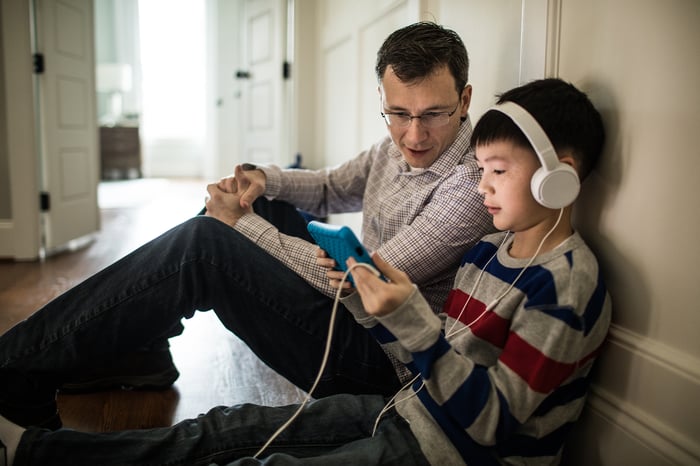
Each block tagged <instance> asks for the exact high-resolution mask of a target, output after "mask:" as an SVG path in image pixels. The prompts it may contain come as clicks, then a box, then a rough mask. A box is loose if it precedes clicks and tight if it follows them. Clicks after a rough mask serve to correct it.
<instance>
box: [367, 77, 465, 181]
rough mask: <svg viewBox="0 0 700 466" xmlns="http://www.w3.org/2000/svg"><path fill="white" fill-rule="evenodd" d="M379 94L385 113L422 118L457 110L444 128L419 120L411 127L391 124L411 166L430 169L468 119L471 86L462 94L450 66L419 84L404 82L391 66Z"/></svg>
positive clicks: (395, 138) (397, 142)
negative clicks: (422, 116)
mask: <svg viewBox="0 0 700 466" xmlns="http://www.w3.org/2000/svg"><path fill="white" fill-rule="evenodd" d="M379 95H380V99H381V110H382V112H384V113H403V114H407V115H411V116H421V115H425V114H426V113H429V112H440V113H442V112H447V113H451V112H452V111H454V113H453V114H452V116H451V117H450V118H449V120H448V121H447V123H446V124H445V125H444V126H439V127H436V128H428V127H426V126H425V125H424V124H423V123H422V122H421V121H420V119H418V118H414V119H412V120H411V122H410V123H409V124H408V125H407V126H399V125H396V124H391V125H387V128H388V129H389V134H390V135H391V139H392V140H393V141H394V144H396V146H397V147H398V148H399V150H400V151H401V154H402V155H403V158H404V160H406V162H407V163H408V164H409V165H410V166H411V167H414V168H427V167H430V166H431V165H432V164H433V162H435V161H436V160H437V159H438V157H440V155H441V154H442V153H443V152H444V151H445V150H446V149H447V148H448V147H449V146H450V145H451V144H452V143H453V142H454V140H455V138H456V137H457V132H458V131H459V125H460V118H461V117H466V116H467V112H468V111H469V102H470V100H471V86H467V87H465V88H464V90H463V91H462V94H461V95H458V94H457V92H456V91H455V80H454V77H453V76H452V74H451V73H450V70H449V68H447V66H443V67H441V68H440V69H439V70H438V71H437V72H435V73H434V74H431V75H430V76H428V77H427V78H425V79H423V80H421V81H418V82H416V83H404V82H401V80H399V78H398V77H397V76H396V75H395V74H394V72H393V70H392V68H391V66H389V67H388V68H387V70H386V71H385V72H384V77H383V79H382V82H381V85H380V86H379Z"/></svg>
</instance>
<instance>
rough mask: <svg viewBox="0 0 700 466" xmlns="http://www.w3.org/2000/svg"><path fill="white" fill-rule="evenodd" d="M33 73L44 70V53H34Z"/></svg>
mask: <svg viewBox="0 0 700 466" xmlns="http://www.w3.org/2000/svg"><path fill="white" fill-rule="evenodd" d="M33 61H34V73H36V74H42V73H43V72H44V69H45V68H44V54H43V53H35V54H34V60H33Z"/></svg>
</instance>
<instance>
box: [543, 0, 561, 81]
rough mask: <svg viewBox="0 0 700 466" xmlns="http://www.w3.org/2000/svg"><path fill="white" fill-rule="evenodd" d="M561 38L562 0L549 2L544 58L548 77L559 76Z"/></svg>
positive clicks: (549, 0)
mask: <svg viewBox="0 0 700 466" xmlns="http://www.w3.org/2000/svg"><path fill="white" fill-rule="evenodd" d="M560 38H561V0H548V2H547V38H546V44H547V45H546V51H545V59H544V75H545V77H546V78H553V77H558V76H559V42H560Z"/></svg>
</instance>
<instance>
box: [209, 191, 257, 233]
mask: <svg viewBox="0 0 700 466" xmlns="http://www.w3.org/2000/svg"><path fill="white" fill-rule="evenodd" d="M220 184H221V182H219V183H212V184H210V185H207V192H208V193H209V196H208V198H207V200H206V202H205V205H206V206H207V211H206V214H205V215H206V216H207V217H214V218H216V219H218V220H220V221H222V222H224V223H226V224H227V225H230V226H234V225H235V224H236V222H238V220H239V219H240V218H241V217H242V216H244V215H245V214H247V213H252V212H253V208H252V207H248V208H243V207H241V199H240V198H241V196H240V194H239V193H238V192H237V191H236V190H234V191H233V192H229V191H224V190H222V189H221V187H220ZM234 186H235V185H234Z"/></svg>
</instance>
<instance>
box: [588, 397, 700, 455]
mask: <svg viewBox="0 0 700 466" xmlns="http://www.w3.org/2000/svg"><path fill="white" fill-rule="evenodd" d="M587 408H588V409H590V410H591V411H593V414H596V415H598V416H600V417H602V418H603V419H604V420H605V421H607V422H609V423H610V424H612V425H614V426H616V427H617V428H619V429H621V430H623V431H624V432H625V433H627V434H628V435H629V436H630V437H632V438H633V439H635V440H636V441H638V442H639V443H640V444H641V445H644V446H646V447H647V448H649V449H651V450H653V451H655V452H657V453H658V454H660V455H661V456H664V457H666V458H668V459H669V461H671V462H673V463H675V464H682V465H686V464H687V465H691V464H700V444H699V443H698V440H697V439H692V438H689V437H688V436H686V435H684V434H683V433H681V432H678V431H677V430H675V429H673V428H672V427H671V426H669V425H667V424H665V423H664V422H661V421H660V420H659V419H657V418H655V417H653V416H651V415H649V414H648V413H646V412H645V411H643V410H642V409H640V408H639V407H637V406H634V405H633V404H631V403H628V402H627V401H625V400H623V399H620V398H619V397H617V396H615V395H613V394H611V393H610V392H608V391H606V390H605V389H602V388H600V387H597V386H593V387H591V392H590V394H589V397H588V403H587Z"/></svg>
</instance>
